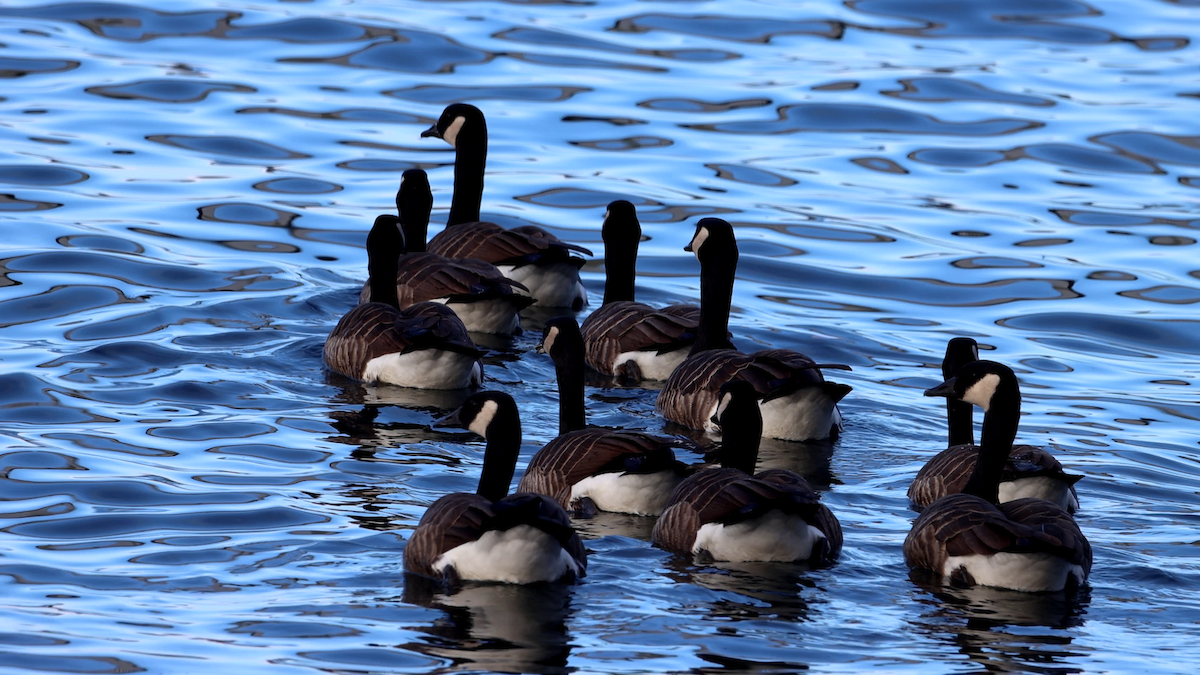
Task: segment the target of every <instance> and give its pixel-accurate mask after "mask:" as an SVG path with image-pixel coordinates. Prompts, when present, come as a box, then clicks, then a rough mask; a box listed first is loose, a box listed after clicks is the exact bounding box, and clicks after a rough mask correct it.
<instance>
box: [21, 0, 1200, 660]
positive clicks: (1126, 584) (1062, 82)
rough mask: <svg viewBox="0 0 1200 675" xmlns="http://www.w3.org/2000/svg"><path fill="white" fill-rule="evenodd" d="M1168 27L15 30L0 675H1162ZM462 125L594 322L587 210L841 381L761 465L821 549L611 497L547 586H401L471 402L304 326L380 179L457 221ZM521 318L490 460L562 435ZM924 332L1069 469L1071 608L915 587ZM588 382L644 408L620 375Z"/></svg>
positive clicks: (1190, 599) (1165, 643)
mask: <svg viewBox="0 0 1200 675" xmlns="http://www.w3.org/2000/svg"><path fill="white" fill-rule="evenodd" d="M150 5H157V6H158V7H151V6H150ZM1197 37H1200V3H1198V2H1196V1H1195V0H1175V1H1165V0H1164V1H1158V0H1105V1H1103V2H1091V3H1084V2H1076V1H1074V0H976V1H972V2H935V1H933V0H851V1H848V2H845V3H835V2H828V1H826V2H819V1H815V0H812V1H806V2H791V1H790V0H757V1H752V0H741V1H738V0H714V1H712V2H670V1H665V0H664V1H660V2H607V1H603V0H597V1H591V0H558V1H556V0H526V1H520V0H510V1H507V2H502V1H500V0H492V1H478V2H449V1H442V2H432V1H431V2H382V1H376V0H368V1H361V0H341V1H334V0H327V1H316V2H302V1H292V2H286V1H281V2H268V1H266V0H263V1H262V2H257V3H245V5H243V4H242V3H218V2H209V3H207V4H205V3H202V2H192V1H187V0H185V1H183V2H170V3H167V2H157V3H150V2H147V3H145V4H144V5H133V4H100V3H96V4H32V3H29V2H5V3H3V5H2V6H0V84H2V85H3V86H0V135H2V138H3V146H2V147H3V150H2V151H0V152H2V155H0V246H2V256H0V258H2V259H0V364H2V367H0V467H2V469H3V472H2V473H0V509H2V513H0V595H2V596H3V600H0V670H3V672H27V671H38V672H71V673H128V672H143V671H144V672H170V673H199V672H221V671H224V672H231V673H232V672H236V673H259V672H262V673H266V672H270V673H315V672H338V673H351V672H353V673H365V672H412V673H429V672H443V671H460V670H470V671H506V672H544V673H560V672H590V673H636V672H676V673H684V672H686V673H721V672H735V671H739V672H750V671H752V672H756V673H783V672H795V671H797V670H801V669H811V670H813V671H821V672H863V671H886V672H898V671H907V672H914V673H917V672H919V673H927V672H985V671H986V672H1036V673H1069V672H1145V671H1148V670H1154V671H1158V672H1180V673H1190V672H1195V671H1194V669H1195V667H1196V666H1195V664H1196V663H1197V661H1198V660H1200V593H1198V591H1200V559H1198V558H1197V555H1198V553H1200V549H1198V548H1197V543H1198V540H1200V536H1198V535H1197V530H1198V526H1200V509H1198V501H1197V493H1198V492H1200V477H1198V475H1197V474H1198V473H1200V466H1197V457H1198V455H1200V453H1198V448H1197V442H1198V439H1200V433H1198V428H1200V425H1198V424H1197V418H1198V417H1200V396H1198V394H1197V389H1196V384H1197V382H1196V376H1197V372H1198V366H1197V364H1198V359H1200V324H1198V319H1197V316H1196V307H1197V303H1198V302H1200V262H1197V261H1198V260H1200V249H1198V248H1197V246H1196V243H1197V237H1200V135H1197V134H1198V133H1200V131H1198V129H1200V127H1198V126H1197V123H1196V121H1197V120H1198V119H1200V65H1198V64H1200V48H1198V47H1197V44H1196V39H1197ZM460 100H461V101H469V102H472V103H475V104H476V105H478V106H479V107H481V108H482V109H483V110H484V112H485V113H486V114H487V115H488V120H489V131H490V135H491V151H490V155H489V164H488V172H489V173H488V177H487V186H486V190H485V198H484V212H485V214H486V216H487V217H489V218H491V219H493V220H497V221H499V222H502V223H505V224H515V223H521V222H534V223H538V224H542V225H544V226H547V227H549V228H551V229H552V230H553V231H554V232H556V233H557V234H559V235H560V236H562V237H563V238H566V239H569V240H571V241H575V242H578V243H580V244H583V245H585V246H590V247H592V248H594V250H595V251H596V252H597V257H596V258H595V259H594V260H593V261H592V262H590V263H589V264H588V265H587V266H586V267H585V269H584V271H585V281H586V284H587V286H588V288H589V290H590V291H591V293H592V298H593V307H594V306H595V305H596V303H598V302H599V299H600V295H601V291H602V287H603V266H602V249H603V246H602V244H601V243H600V230H599V227H600V220H601V217H602V214H603V212H604V207H605V205H606V204H607V203H608V202H609V201H610V200H612V199H615V198H627V199H630V200H632V201H633V202H634V203H636V204H637V205H638V208H639V213H640V216H641V220H642V224H643V228H644V230H645V232H646V234H647V235H648V236H649V240H648V241H646V242H644V243H643V244H642V248H641V260H640V264H639V273H640V280H641V283H640V285H639V291H638V292H639V294H640V299H643V300H645V301H647V302H652V303H667V302H674V301H683V300H689V299H695V298H696V297H697V295H698V281H699V279H698V266H697V264H696V261H695V258H693V257H692V256H691V255H690V254H688V253H685V252H683V251H682V247H683V246H684V244H686V243H687V241H688V240H689V238H690V235H691V233H692V230H693V227H694V224H695V221H696V219H697V218H698V217H701V216H705V215H719V216H721V217H723V218H726V219H728V220H730V221H731V222H734V223H735V224H736V226H737V233H738V236H739V240H740V247H741V251H742V258H741V266H740V269H739V275H738V282H737V286H736V288H735V292H734V316H733V318H732V321H731V329H732V331H733V333H734V335H735V337H736V339H737V342H738V344H739V345H741V346H743V347H744V348H746V347H753V346H754V345H755V344H763V345H772V346H781V347H791V348H796V349H800V350H801V351H804V352H806V353H808V354H809V355H811V356H813V357H814V358H815V359H816V360H817V361H821V362H842V363H847V364H849V365H851V366H852V367H853V369H854V370H853V372H849V373H838V374H837V377H836V378H835V379H836V380H837V381H841V382H845V383H848V384H851V385H853V387H854V391H853V392H852V393H851V394H850V396H848V397H847V398H846V399H845V401H844V402H843V404H842V411H843V413H844V415H845V417H846V420H847V428H846V431H845V434H844V435H843V436H842V438H841V439H840V440H839V441H838V442H836V443H835V444H833V445H832V446H821V445H804V444H792V443H783V442H772V443H767V444H766V446H765V448H764V453H763V454H764V457H763V459H764V463H765V464H769V465H772V466H786V467H790V468H794V469H796V470H798V471H801V472H803V473H804V474H805V475H807V476H809V477H810V478H811V479H812V480H813V482H814V484H815V485H816V486H817V487H818V488H819V489H820V490H821V491H822V492H823V493H824V496H823V499H824V500H825V502H826V503H827V504H829V506H830V507H831V508H832V509H833V510H834V512H835V513H836V514H837V516H838V517H839V518H840V519H841V522H842V525H843V527H844V528H845V540H846V545H845V551H844V553H843V554H842V557H841V560H840V562H839V563H838V564H837V565H835V566H833V567H831V568H829V569H822V570H816V571H811V570H808V569H805V568H803V567H798V566H790V565H708V566H705V565H695V564H692V562H691V561H689V560H682V559H679V558H675V557H673V556H671V555H668V554H666V553H664V552H662V551H659V550H658V549H655V548H653V547H651V546H650V545H649V543H648V542H647V539H648V535H649V531H650V528H651V526H652V522H651V521H650V520H649V519H644V518H636V517H615V516H602V517H599V518H597V519H595V520H593V521H588V522H583V523H581V524H580V527H581V529H582V530H583V532H584V533H585V535H586V537H587V538H588V542H587V543H588V547H589V549H590V550H591V560H590V568H589V574H588V577H587V579H586V580H585V581H584V582H582V583H580V584H578V585H575V586H573V587H570V588H563V587H549V588H541V589H537V588H533V589H519V588H505V587H483V588H469V589H466V590H464V591H463V592H461V593H458V594H455V595H452V596H446V595H443V594H440V593H439V592H438V591H437V589H431V588H424V587H419V586H418V585H416V584H413V583H409V584H408V585H406V583H405V579H404V575H403V574H402V570H401V551H402V550H403V548H404V542H405V539H406V537H407V536H408V533H409V532H411V530H412V528H413V526H414V525H415V524H416V522H417V520H418V519H419V517H420V515H421V514H422V512H423V511H424V510H425V508H426V506H427V505H428V504H430V503H431V502H432V501H433V500H434V499H436V498H437V497H438V496H440V495H442V494H444V493H446V492H449V491H457V490H465V491H470V490H473V488H474V484H475V481H476V479H477V476H478V472H479V467H480V459H481V450H482V447H483V446H482V442H481V441H480V440H479V439H477V438H474V437H471V436H470V435H468V434H465V433H435V432H433V431H431V430H430V429H429V428H428V425H429V423H430V422H431V421H432V420H433V419H434V418H435V417H437V416H438V415H440V414H441V413H442V412H443V411H445V410H446V409H448V408H450V407H453V406H454V405H456V404H457V402H458V401H460V400H461V399H462V398H463V397H464V396H465V394H463V393H440V394H438V393H434V394H431V393H428V392H424V393H423V392H414V391H408V390H402V389H397V388H390V387H381V388H373V387H366V388H364V387H362V386H359V385H356V384H354V383H352V382H348V381H346V380H344V379H342V378H340V377H337V376H334V375H331V374H329V373H327V372H326V371H325V370H324V369H323V367H322V364H321V345H322V343H323V340H324V337H325V335H326V334H327V333H328V332H329V330H330V329H331V328H332V327H333V325H334V324H335V323H336V321H337V319H338V317H339V316H340V315H341V314H342V313H344V312H345V311H346V310H347V309H349V308H350V307H351V306H352V304H353V303H354V301H355V298H356V296H357V292H358V287H359V285H360V284H361V282H362V281H363V279H364V278H365V276H366V271H365V253H364V251H363V249H362V245H363V242H364V240H365V233H366V229H367V228H368V227H369V225H370V223H371V221H372V220H373V217H374V215H375V214H377V213H381V212H388V211H391V209H392V208H393V205H392V204H393V202H392V200H393V196H394V194H395V190H396V186H397V184H398V181H399V178H400V173H401V171H403V170H404V169H408V168H412V167H423V168H425V169H426V170H427V171H429V174H430V177H431V181H432V182H433V186H434V197H435V200H436V210H435V213H434V220H435V223H436V221H438V220H439V219H444V218H445V214H446V209H447V208H448V206H449V202H450V189H451V184H452V168H451V167H452V164H453V153H452V151H451V150H450V149H449V147H448V146H447V145H445V144H444V143H442V142H440V141H437V140H435V139H421V138H419V133H420V131H421V130H423V129H425V128H426V127H428V126H429V124H430V123H431V122H432V121H433V120H434V119H436V117H437V115H438V114H439V112H440V111H441V109H442V107H443V106H444V105H445V104H446V103H448V102H451V101H460ZM435 229H436V226H435ZM585 311H586V310H585ZM582 316H583V314H582V313H581V314H580V317H581V318H582ZM544 318H545V317H544V315H541V316H539V315H533V314H531V315H530V316H529V317H527V319H526V322H525V326H526V328H527V331H526V333H525V335H523V336H521V337H519V338H516V339H515V340H513V341H508V342H505V341H500V340H489V341H485V342H484V344H486V346H488V347H489V348H490V349H491V354H490V356H489V358H488V374H489V375H490V376H491V378H492V381H491V382H490V383H489V386H490V387H494V388H498V389H501V390H504V391H508V392H511V393H513V394H514V395H515V396H517V397H518V399H519V401H520V403H521V406H522V414H523V425H524V429H525V447H524V451H523V454H522V457H523V461H522V464H521V466H519V467H518V473H519V472H520V470H521V468H522V467H523V465H524V461H525V460H527V459H528V457H529V456H530V455H531V454H532V453H533V452H534V451H535V450H536V449H537V448H538V447H540V446H541V444H543V443H544V442H546V441H547V440H548V439H550V438H552V437H553V436H554V435H555V433H556V430H557V424H556V415H557V409H556V401H557V395H556V393H555V387H554V384H553V369H552V367H551V364H550V362H549V359H548V357H545V356H539V355H537V354H535V353H533V350H532V347H533V345H534V344H535V340H536V338H537V337H538V335H539V334H540V322H541V321H542V320H544ZM955 335H969V336H973V337H975V338H977V339H978V340H979V341H980V342H981V343H982V344H983V345H984V346H985V348H986V349H987V350H989V351H987V352H986V355H987V356H990V357H992V358H995V359H997V360H1000V361H1003V362H1005V363H1007V364H1009V365H1011V366H1013V367H1014V368H1015V369H1017V371H1018V374H1019V376H1020V377H1021V381H1022V387H1023V394H1024V411H1025V413H1026V414H1025V416H1024V418H1023V420H1022V428H1021V432H1020V436H1019V438H1020V440H1022V441H1025V442H1029V443H1035V444H1042V445H1045V446H1048V447H1050V448H1052V449H1053V450H1054V452H1055V453H1056V454H1057V456H1058V457H1059V458H1060V459H1061V460H1062V462H1063V463H1064V464H1065V465H1066V466H1067V467H1068V470H1070V471H1073V472H1077V473H1082V474H1085V475H1086V478H1085V479H1084V480H1083V481H1082V482H1081V483H1080V484H1079V486H1078V487H1079V496H1080V499H1081V502H1082V504H1083V508H1082V510H1081V511H1080V512H1079V514H1078V518H1079V522H1080V524H1081V526H1082V528H1083V531H1084V532H1085V534H1086V535H1087V536H1088V537H1089V539H1090V540H1091V542H1092V546H1093V548H1094V550H1095V566H1094V569H1093V573H1092V577H1091V582H1090V585H1089V587H1088V588H1087V589H1085V590H1083V591H1081V592H1079V593H1077V594H1074V595H1071V596H1070V597H1063V596H1062V595H1061V594H1060V595H1057V596H1055V595H1051V596H1038V595H1027V594H1020V593H1010V592H1003V591H997V590H988V589H975V590H968V591H964V590H952V589H938V588H928V587H923V586H920V585H918V584H916V583H914V582H913V581H912V580H910V579H909V575H908V571H907V569H906V568H905V566H904V564H903V558H902V555H901V543H902V541H903V539H904V536H905V534H906V533H907V532H908V529H909V527H910V523H911V520H912V518H913V516H914V513H913V512H912V511H911V510H910V509H909V505H908V500H907V498H906V496H905V490H906V489H907V486H908V484H909V482H910V480H911V479H912V477H913V475H914V474H915V473H916V471H917V469H918V468H919V467H920V466H921V465H922V463H923V462H924V460H925V459H927V458H928V457H929V456H931V455H932V454H933V453H934V452H935V451H937V450H938V449H940V448H941V447H944V443H945V434H944V421H943V419H942V414H943V410H944V408H943V406H942V405H940V404H939V403H938V401H936V400H933V399H926V398H923V397H922V396H921V390H922V389H923V388H925V387H928V386H932V385H933V384H935V383H936V382H938V381H940V377H939V371H938V366H939V363H940V359H941V355H942V351H943V349H944V346H945V342H946V340H947V338H949V337H951V336H955ZM991 350H994V351H991ZM588 392H589V408H590V421H592V422H594V423H598V424H607V425H618V426H628V427H637V428H646V429H652V430H661V429H662V428H663V422H662V419H661V418H660V417H658V416H657V415H656V414H655V413H654V408H653V403H654V396H655V392H654V391H652V390H649V389H602V388H590V389H589V390H588ZM977 419H978V416H977ZM514 485H515V482H514ZM1189 664H1190V665H1189Z"/></svg>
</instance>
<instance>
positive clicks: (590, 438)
mask: <svg viewBox="0 0 1200 675" xmlns="http://www.w3.org/2000/svg"><path fill="white" fill-rule="evenodd" d="M676 447H689V445H688V444H687V443H685V442H683V441H679V440H677V439H670V438H666V437H662V436H652V435H650V434H643V433H640V432H634V431H619V430H614V429H601V428H594V427H592V428H586V429H579V430H576V431H570V432H567V433H565V434H562V435H561V436H559V437H557V438H555V439H554V440H552V441H550V442H549V443H547V444H546V445H545V447H543V448H542V449H541V450H538V452H537V454H535V455H534V456H533V459H531V460H530V461H529V467H528V468H527V469H526V470H525V475H524V476H522V477H521V482H520V484H518V485H517V491H518V492H536V493H538V494H543V495H547V496H549V497H550V498H551V499H554V500H555V501H557V502H558V503H559V505H561V506H562V507H563V508H570V501H571V486H573V485H575V484H576V483H578V482H579V481H581V480H583V479H584V478H587V477H588V476H594V475H596V474H599V473H604V472H608V471H628V472H631V473H652V472H655V471H661V470H664V469H670V468H672V467H674V466H675V465H676V464H677V462H676V461H675V453H674V451H673V448H676Z"/></svg>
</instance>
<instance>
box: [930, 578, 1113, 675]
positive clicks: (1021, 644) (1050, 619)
mask: <svg viewBox="0 0 1200 675" xmlns="http://www.w3.org/2000/svg"><path fill="white" fill-rule="evenodd" d="M913 580H914V582H915V583H916V584H917V585H918V586H920V587H921V589H922V590H924V591H928V593H929V594H928V595H925V594H920V595H918V596H917V597H916V598H915V599H916V600H917V602H919V603H922V604H924V605H925V606H926V611H924V612H923V613H922V614H921V617H920V618H919V619H916V620H914V621H912V625H913V626H914V627H915V628H916V630H917V632H918V633H921V634H924V635H926V636H927V637H928V638H930V639H932V640H934V641H937V642H939V643H949V644H951V645H954V646H956V647H957V648H958V651H959V652H961V653H962V654H963V655H964V656H966V657H967V658H968V659H970V660H971V661H972V662H973V663H977V664H979V666H981V670H986V671H987V672H993V673H996V672H999V673H1027V672H1038V673H1079V672H1083V671H1084V669H1083V668H1081V667H1079V666H1076V665H1074V663H1072V661H1078V660H1079V659H1081V658H1083V657H1084V656H1086V655H1087V653H1088V652H1089V651H1090V650H1088V649H1086V648H1075V649H1072V639H1071V637H1070V632H1071V631H1064V630H1063V629H1071V628H1077V627H1079V626H1082V625H1083V624H1084V616H1085V615H1086V614H1087V611H1088V606H1089V604H1090V601H1091V590H1090V587H1086V586H1085V587H1083V588H1080V589H1078V590H1074V591H1070V592H1067V591H1059V592H1057V593H1022V592H1020V591H1010V590H1007V589H1003V588H992V587H989V586H972V587H970V588H955V587H950V586H942V585H930V584H926V583H923V582H922V581H921V580H920V579H919V578H917V577H914V579H913ZM1012 627H1020V629H1019V630H1013V629H1012ZM1037 627H1043V628H1046V629H1047V630H1045V631H1044V632H1042V633H1040V634H1039V632H1038V631H1036V630H1031V629H1036V628H1037Z"/></svg>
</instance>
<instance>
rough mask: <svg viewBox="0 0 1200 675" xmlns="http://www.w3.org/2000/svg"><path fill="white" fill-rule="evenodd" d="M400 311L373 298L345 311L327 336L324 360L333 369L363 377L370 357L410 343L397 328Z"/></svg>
mask: <svg viewBox="0 0 1200 675" xmlns="http://www.w3.org/2000/svg"><path fill="white" fill-rule="evenodd" d="M399 318H400V311H399V310H397V309H396V308H395V307H392V306H391V305H386V304H383V303H381V302H371V303H367V304H365V305H358V306H357V307H354V308H353V309H351V310H350V311H349V312H346V313H345V314H344V315H342V318H341V320H339V321H338V323H337V326H335V327H334V329H333V332H331V333H330V334H329V337H328V338H327V339H326V340H325V364H326V365H327V366H329V368H330V370H333V371H335V372H338V373H341V374H343V375H347V376H349V377H353V378H355V379H358V378H361V377H362V374H363V371H364V370H365V369H366V367H367V363H368V362H370V361H371V359H374V358H377V357H379V356H383V355H385V354H395V353H398V352H402V351H404V348H405V347H406V346H407V345H406V343H405V342H404V339H403V338H402V336H401V335H400V333H398V332H397V331H396V322H397V320H399Z"/></svg>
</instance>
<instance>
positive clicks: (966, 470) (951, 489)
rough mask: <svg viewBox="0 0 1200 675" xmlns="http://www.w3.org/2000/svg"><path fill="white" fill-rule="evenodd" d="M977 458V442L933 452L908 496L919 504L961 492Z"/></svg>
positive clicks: (910, 486)
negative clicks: (934, 453) (936, 452)
mask: <svg viewBox="0 0 1200 675" xmlns="http://www.w3.org/2000/svg"><path fill="white" fill-rule="evenodd" d="M978 459H979V446H978V445H965V444H964V445H953V446H950V447H949V448H946V449H945V450H943V451H941V452H939V453H938V454H936V455H934V456H933V457H932V458H931V459H930V460H929V461H928V462H926V463H925V466H923V467H921V470H920V471H918V472H917V477H916V478H914V479H913V482H912V485H909V486H908V498H909V499H911V500H912V503H913V504H916V505H917V506H919V507H925V506H929V505H930V504H932V503H934V502H935V501H937V500H938V499H941V498H942V497H944V496H946V495H949V494H955V493H958V492H962V489H963V487H965V486H966V484H967V479H969V478H970V477H971V473H972V472H973V471H974V470H975V463H976V461H977V460H978Z"/></svg>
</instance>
